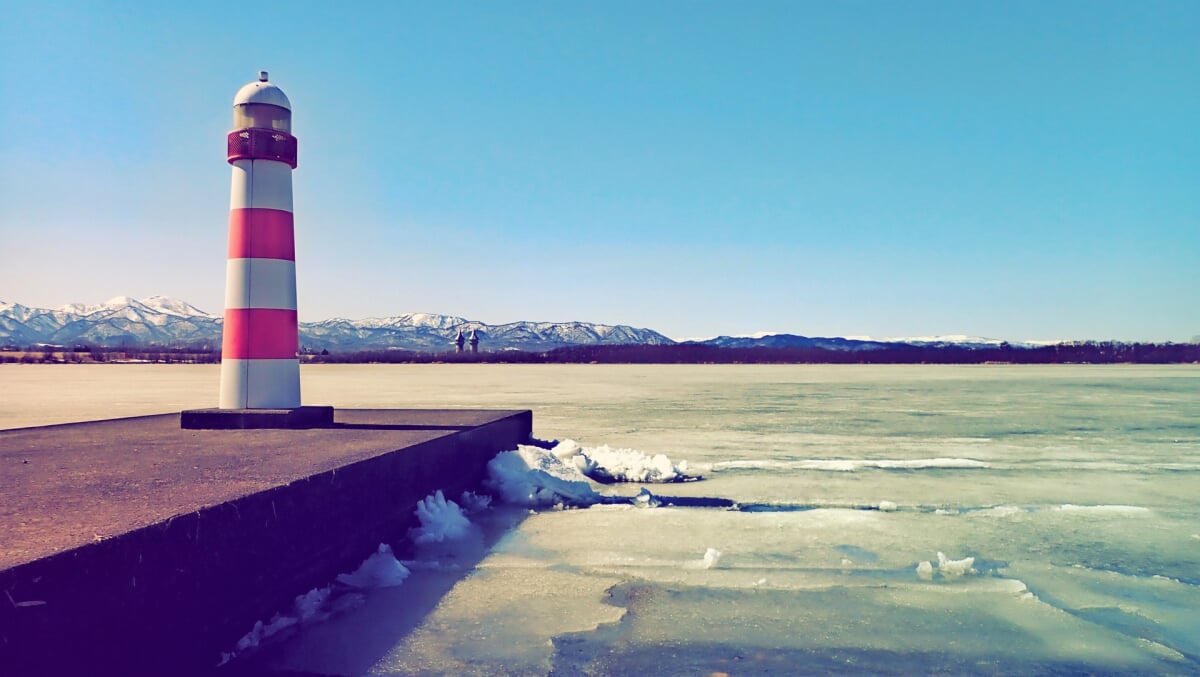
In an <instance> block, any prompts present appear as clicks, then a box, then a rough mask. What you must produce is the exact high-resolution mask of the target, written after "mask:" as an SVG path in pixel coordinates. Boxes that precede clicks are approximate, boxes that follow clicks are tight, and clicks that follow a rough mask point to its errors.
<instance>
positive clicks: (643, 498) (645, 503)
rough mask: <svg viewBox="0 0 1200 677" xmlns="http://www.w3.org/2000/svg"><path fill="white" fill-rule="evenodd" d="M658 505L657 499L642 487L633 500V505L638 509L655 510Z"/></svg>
mask: <svg viewBox="0 0 1200 677" xmlns="http://www.w3.org/2000/svg"><path fill="white" fill-rule="evenodd" d="M660 503H661V501H659V500H658V497H657V496H655V495H654V494H652V493H650V491H649V490H648V489H646V487H642V490H641V491H640V492H638V495H637V496H636V497H634V499H633V504H634V505H635V506H637V507H639V508H657V507H658V506H659V504H660Z"/></svg>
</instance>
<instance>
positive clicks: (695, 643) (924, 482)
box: [0, 365, 1200, 675]
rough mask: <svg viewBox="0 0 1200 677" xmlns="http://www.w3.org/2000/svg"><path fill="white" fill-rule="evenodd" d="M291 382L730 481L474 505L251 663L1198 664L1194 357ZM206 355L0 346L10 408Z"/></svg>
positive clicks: (101, 414) (34, 412)
mask: <svg viewBox="0 0 1200 677" xmlns="http://www.w3.org/2000/svg"><path fill="white" fill-rule="evenodd" d="M301 378H302V384H303V385H302V387H303V391H304V400H305V402H306V403H308V404H332V405H335V406H337V407H341V408H358V407H456V406H463V407H495V408H530V409H533V410H534V427H535V434H536V435H537V436H538V437H539V438H542V439H568V438H569V439H573V440H576V441H578V442H579V443H580V444H581V445H583V446H584V447H598V446H601V445H609V446H610V447H613V448H618V447H619V448H630V449H635V450H638V451H640V452H643V453H645V454H651V455H653V454H665V455H666V456H667V457H669V458H670V460H671V461H673V462H675V463H679V462H681V461H685V460H686V461H687V468H688V470H689V472H692V473H697V474H701V475H703V476H704V479H703V480H702V481H698V482H689V483H684V484H658V485H651V486H649V487H648V488H649V489H650V491H652V492H653V493H654V494H656V495H658V496H670V497H689V498H696V499H726V500H727V501H731V502H733V503H734V504H735V505H734V507H732V508H719V507H636V506H634V505H630V504H625V505H595V506H592V507H588V508H585V509H568V510H554V509H544V510H538V511H534V512H532V513H531V512H529V511H527V510H514V509H503V508H500V509H492V510H489V511H484V512H481V513H477V514H475V515H473V516H472V520H473V521H474V522H475V523H476V524H475V526H474V531H473V534H472V536H471V537H470V538H467V539H464V540H463V541H462V542H459V543H456V544H453V545H452V544H441V545H440V546H439V547H429V548H420V549H418V550H416V551H413V550H412V549H411V548H409V549H408V550H406V551H404V553H403V554H402V556H401V558H402V559H406V558H407V559H406V562H407V563H408V564H410V568H411V569H412V574H411V576H410V577H409V578H408V579H407V580H406V581H404V582H403V583H402V584H401V585H399V586H397V587H389V588H382V589H376V590H371V591H368V592H366V593H365V594H363V595H361V596H359V597H358V598H356V600H355V604H353V605H345V606H348V607H352V608H346V609H343V610H340V611H338V612H337V613H335V614H333V616H332V617H331V618H329V619H327V620H324V621H322V622H313V623H308V624H301V625H299V626H298V627H295V628H291V629H290V631H289V632H287V633H280V634H279V635H278V636H277V637H274V638H272V640H274V641H268V642H265V643H264V646H263V647H262V648H261V649H260V650H259V651H258V652H256V653H253V654H252V655H249V656H248V657H246V658H243V659H240V660H248V661H251V662H254V663H258V664H263V665H268V666H272V667H279V668H288V669H292V670H300V671H306V672H314V673H324V674H345V675H358V674H381V675H383V674H479V675H491V674H520V675H525V674H530V675H541V674H550V673H553V674H555V675H576V674H579V675H582V674H632V673H645V674H711V673H721V672H725V673H729V674H731V675H744V674H795V673H800V674H803V673H816V674H830V673H833V674H840V673H844V674H860V673H864V672H866V673H885V674H913V673H926V674H927V673H931V672H949V673H952V674H997V673H1002V674H1012V673H1023V674H1097V673H1098V674H1116V673H1120V674H1130V673H1134V674H1136V673H1143V674H1196V673H1198V672H1200V368H1197V367H1195V366H1186V365H1185V366H1161V367H1159V366H1152V367H1151V366H1105V367H1099V366H1049V367H1040V366H1039V367H1029V366H1024V367H1017V366H970V367H956V366H741V365H726V366H643V365H637V366H600V365H520V366H516V365H321V366H306V367H304V368H303V369H302V370H301ZM217 379H218V368H217V367H215V366H178V365H171V366H167V365H83V366H75V365H72V366H65V365H64V366H25V365H4V366H3V367H0V383H2V384H3V388H2V389H0V427H18V426H25V425H40V424H46V423H55V422H65V421H73V420H84V419H90V418H110V417H116V416H129V415H136V414H147V413H162V412H164V411H172V410H179V409H183V408H194V407H206V406H214V405H215V400H216V392H217ZM641 488H642V486H640V485H634V484H616V485H600V484H596V485H595V489H596V490H598V491H600V492H601V493H620V494H622V495H627V496H634V495H636V494H638V492H639V491H640V489H641ZM451 498H453V497H451ZM698 502H701V503H703V502H705V501H698ZM714 502H715V501H714ZM402 549H403V546H398V548H397V550H398V552H399V551H401V550H402ZM717 553H719V555H718V554H717ZM939 553H943V558H942V559H943V561H942V562H941V563H939ZM367 554H369V553H364V557H365V556H366V555H367ZM968 558H973V559H968ZM926 562H928V564H924V563H926ZM939 564H940V566H939ZM302 592H304V591H297V594H300V593H302Z"/></svg>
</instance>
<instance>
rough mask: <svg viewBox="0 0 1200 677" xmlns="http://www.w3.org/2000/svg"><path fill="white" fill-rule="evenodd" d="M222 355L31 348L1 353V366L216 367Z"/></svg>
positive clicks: (196, 350)
mask: <svg viewBox="0 0 1200 677" xmlns="http://www.w3.org/2000/svg"><path fill="white" fill-rule="evenodd" d="M220 361H221V351H220V350H213V349H212V348H210V347H189V346H183V347H171V346H154V345H152V346H130V345H123V346H116V347H109V346H87V345H79V346H74V347H71V348H67V347H64V346H28V347H26V348H25V349H24V350H19V349H5V350H3V351H0V364H4V363H10V364H11V363H20V364H97V363H105V362H113V363H120V362H155V363H162V364H214V363H218V362H220Z"/></svg>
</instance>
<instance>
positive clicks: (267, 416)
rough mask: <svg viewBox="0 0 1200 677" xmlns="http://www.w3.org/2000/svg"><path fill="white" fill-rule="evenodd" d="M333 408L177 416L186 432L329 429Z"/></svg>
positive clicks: (184, 413)
mask: <svg viewBox="0 0 1200 677" xmlns="http://www.w3.org/2000/svg"><path fill="white" fill-rule="evenodd" d="M332 425H333V407H325V406H316V407H314V406H307V407H296V408H294V409H187V410H185V411H182V412H180V413H179V427H180V428H183V429H185V430H251V429H259V428H290V429H300V428H328V427H331V426H332Z"/></svg>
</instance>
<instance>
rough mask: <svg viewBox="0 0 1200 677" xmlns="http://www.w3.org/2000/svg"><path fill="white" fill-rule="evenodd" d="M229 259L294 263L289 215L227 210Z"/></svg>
mask: <svg viewBox="0 0 1200 677" xmlns="http://www.w3.org/2000/svg"><path fill="white" fill-rule="evenodd" d="M229 258H231V259H283V260H285V261H295V260H296V239H295V228H294V217H293V216H292V213H291V212H285V211H283V210H282V209H262V208H251V209H231V210H229Z"/></svg>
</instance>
